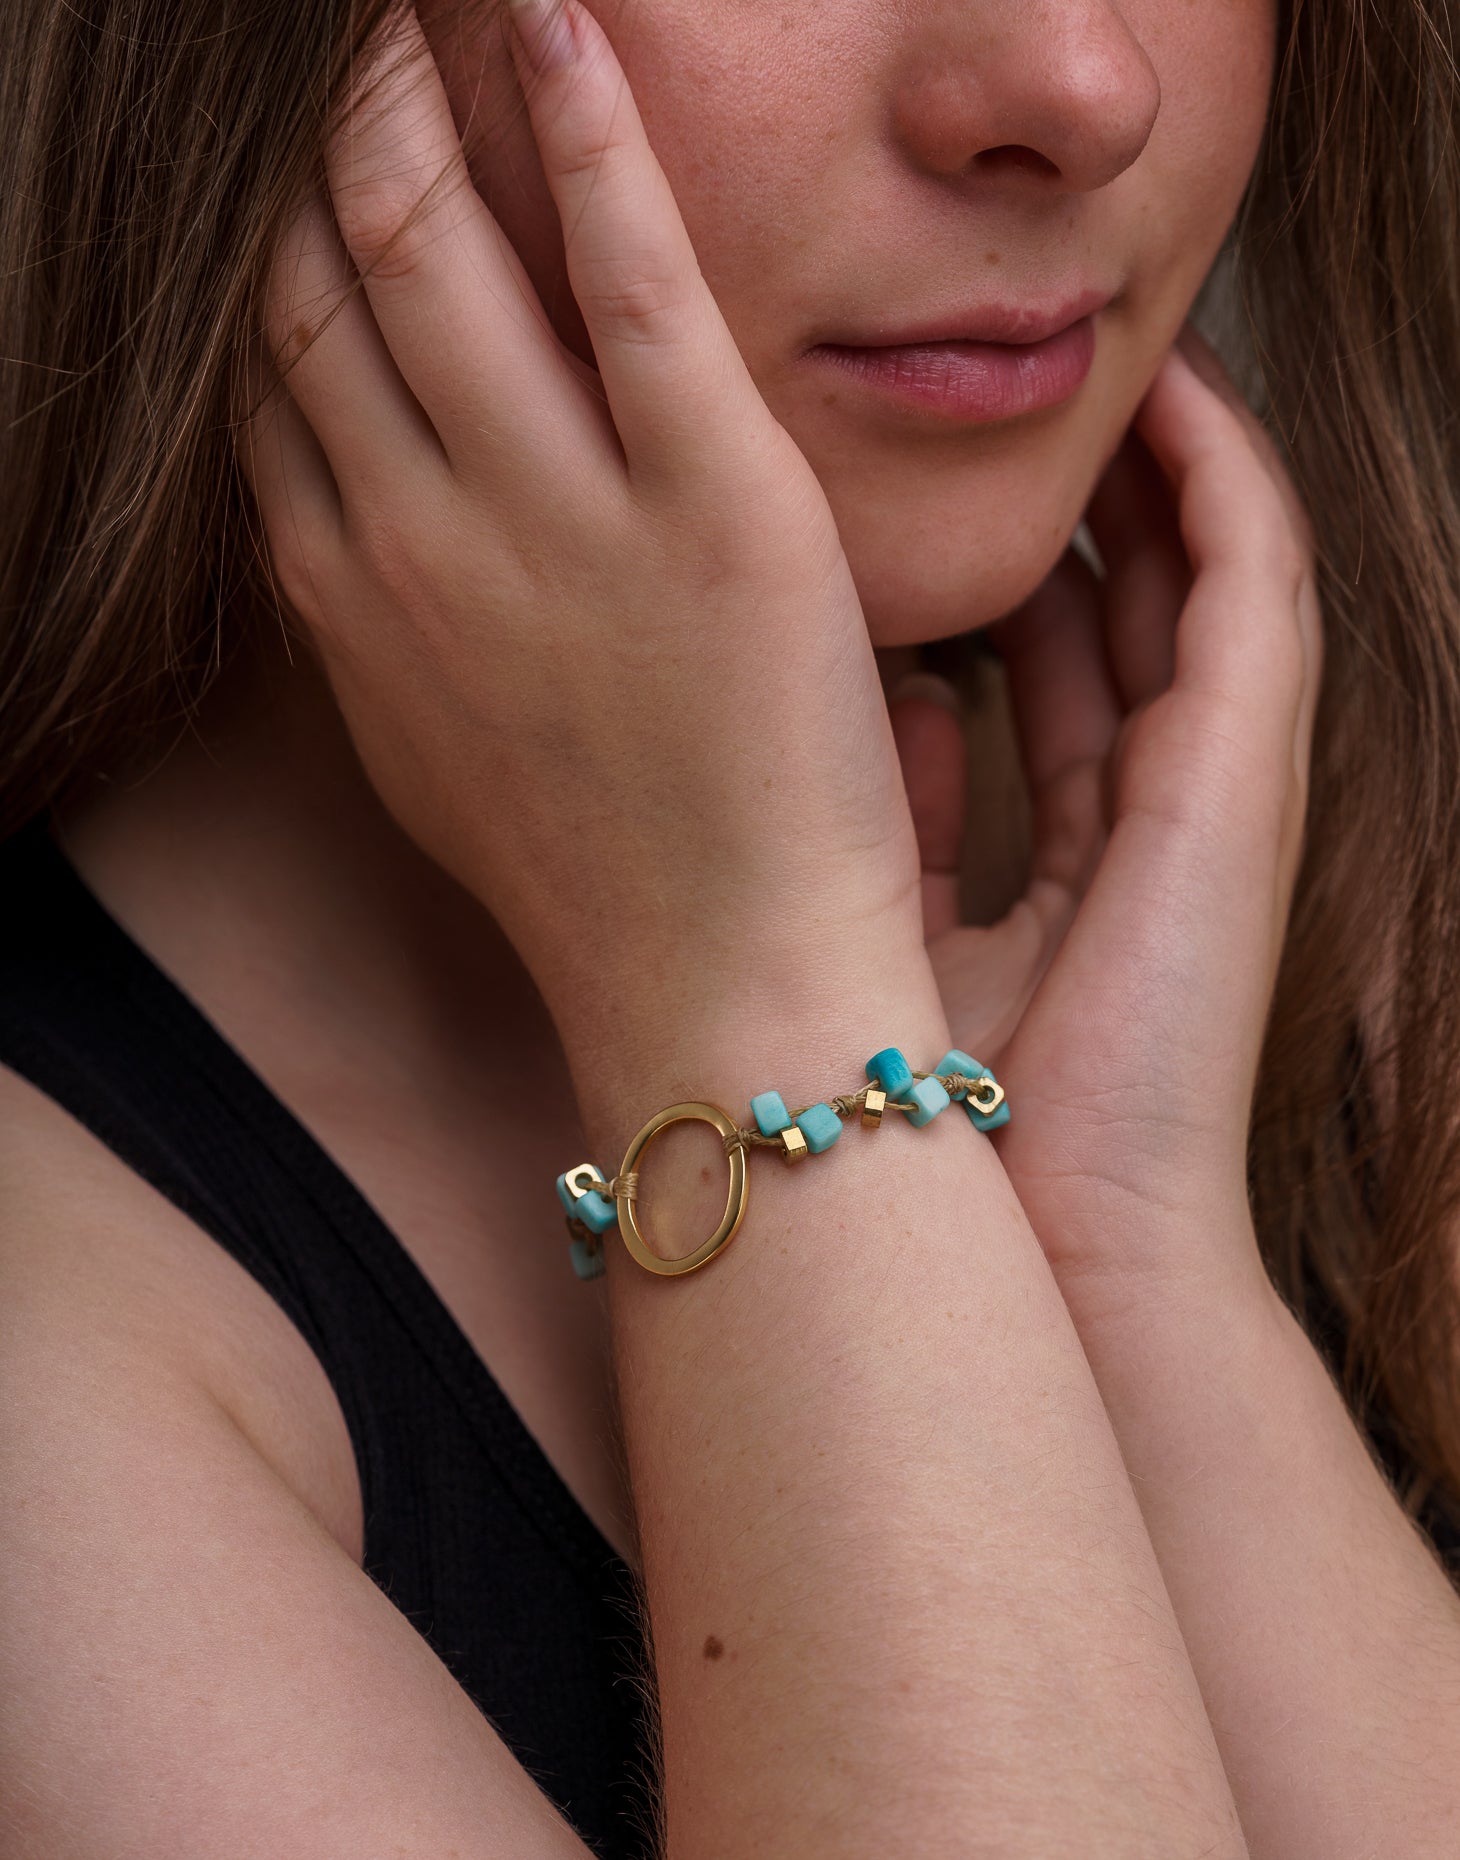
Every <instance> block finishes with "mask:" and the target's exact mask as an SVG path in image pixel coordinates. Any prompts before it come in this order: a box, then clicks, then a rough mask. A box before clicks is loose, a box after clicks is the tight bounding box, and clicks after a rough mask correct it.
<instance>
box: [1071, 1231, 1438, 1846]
mask: <svg viewBox="0 0 1460 1860" xmlns="http://www.w3.org/2000/svg"><path fill="white" fill-rule="evenodd" d="M1164 1242H1165V1245H1166V1247H1167V1248H1168V1249H1175V1250H1178V1251H1181V1250H1184V1251H1186V1252H1187V1253H1188V1254H1189V1255H1190V1256H1192V1257H1195V1256H1196V1248H1195V1247H1186V1246H1185V1244H1184V1242H1183V1239H1182V1236H1181V1234H1180V1233H1168V1234H1166V1235H1165V1236H1164ZM1202 1250H1203V1251H1204V1252H1205V1254H1206V1255H1207V1256H1208V1257H1213V1256H1216V1255H1217V1254H1218V1252H1219V1251H1221V1249H1217V1248H1215V1247H1213V1245H1212V1242H1211V1236H1210V1235H1208V1236H1206V1239H1205V1242H1204V1245H1203V1249H1202ZM1225 1252H1226V1256H1227V1257H1228V1258H1230V1259H1232V1260H1233V1261H1236V1260H1238V1259H1245V1260H1247V1261H1248V1262H1250V1264H1248V1265H1245V1266H1238V1265H1235V1264H1234V1265H1233V1267H1232V1269H1231V1274H1230V1279H1228V1280H1224V1281H1223V1282H1222V1283H1220V1284H1218V1283H1207V1284H1206V1285H1205V1286H1204V1287H1202V1288H1199V1287H1198V1285H1197V1283H1196V1281H1195V1280H1192V1281H1189V1282H1188V1284H1187V1287H1186V1289H1185V1291H1183V1292H1181V1293H1179V1294H1178V1293H1176V1292H1174V1291H1173V1290H1171V1289H1170V1287H1167V1288H1166V1289H1165V1290H1151V1291H1149V1292H1147V1293H1146V1294H1145V1295H1143V1296H1139V1297H1132V1298H1130V1299H1129V1300H1128V1301H1125V1304H1124V1308H1123V1309H1122V1310H1119V1311H1114V1310H1112V1309H1111V1306H1110V1300H1109V1297H1108V1293H1109V1288H1108V1287H1106V1288H1103V1290H1102V1291H1101V1294H1100V1296H1101V1302H1102V1305H1103V1307H1104V1308H1103V1309H1102V1310H1101V1311H1100V1312H1099V1313H1098V1314H1097V1313H1096V1311H1095V1310H1094V1308H1093V1293H1094V1288H1093V1287H1091V1288H1089V1289H1090V1291H1091V1293H1092V1303H1091V1306H1090V1308H1088V1309H1085V1310H1082V1308H1081V1300H1080V1297H1079V1296H1078V1295H1075V1296H1074V1297H1073V1298H1072V1301H1071V1308H1072V1310H1073V1312H1074V1314H1075V1317H1076V1323H1077V1326H1078V1328H1079V1331H1080V1335H1081V1340H1082V1342H1083V1343H1084V1345H1085V1349H1086V1352H1087V1355H1088V1357H1089V1360H1090V1363H1091V1366H1092V1368H1093V1369H1094V1372H1095V1376H1096V1380H1097V1382H1098V1383H1099V1386H1100V1390H1101V1393H1102V1395H1103V1397H1104V1399H1105V1404H1106V1408H1107V1411H1108V1413H1109V1414H1110V1417H1111V1420H1112V1422H1113V1424H1114V1426H1115V1430H1116V1433H1117V1436H1118V1438H1119V1440H1120V1445H1121V1449H1122V1453H1123V1455H1124V1458H1125V1461H1126V1465H1127V1467H1128V1469H1129V1472H1130V1475H1131V1479H1132V1481H1133V1483H1134V1486H1135V1490H1136V1493H1137V1495H1138V1497H1139V1499H1140V1502H1141V1506H1142V1510H1143V1513H1144V1516H1145V1520H1146V1524H1147V1526H1148V1528H1149V1531H1150V1535H1151V1538H1152V1541H1153V1543H1154V1544H1155V1547H1156V1550H1157V1554H1158V1555H1159V1557H1160V1560H1161V1565H1162V1569H1163V1571H1164V1573H1165V1578H1166V1585H1167V1588H1168V1590H1169V1591H1170V1594H1171V1597H1172V1600H1173V1601H1174V1603H1175V1606H1176V1612H1177V1616H1178V1618H1179V1620H1180V1623H1181V1628H1182V1632H1183V1634H1184V1636H1185V1639H1186V1644H1187V1647H1188V1648H1189V1650H1190V1653H1191V1658H1192V1662H1193V1665H1194V1666H1195V1668H1196V1672H1197V1676H1198V1678H1199V1679H1200V1681H1201V1688H1202V1694H1203V1696H1204V1698H1205V1700H1206V1704H1207V1709H1208V1711H1209V1712H1210V1714H1211V1720H1212V1723H1213V1726H1214V1728H1215V1730H1216V1733H1217V1737H1218V1741H1219V1744H1220V1746H1221V1750H1222V1756H1223V1759H1224V1762H1225V1766H1226V1770H1227V1774H1228V1776H1229V1777H1230V1779H1231V1782H1232V1787H1233V1790H1234V1793H1235V1794H1236V1797H1237V1805H1238V1809H1239V1812H1240V1814H1241V1817H1242V1825H1243V1829H1244V1831H1245V1833H1246V1836H1247V1839H1248V1843H1249V1846H1250V1848H1251V1851H1252V1853H1253V1854H1254V1855H1255V1856H1260V1857H1261V1860H1350V1857H1352V1860H1359V1856H1367V1855H1372V1854H1401V1853H1402V1854H1428V1853H1441V1852H1444V1853H1449V1852H1453V1851H1454V1850H1455V1848H1456V1845H1457V1843H1460V1773H1457V1770H1456V1766H1455V1752H1456V1749H1457V1748H1460V1602H1457V1598H1456V1596H1455V1594H1454V1592H1453V1590H1452V1589H1451V1586H1450V1584H1449V1582H1448V1580H1447V1579H1446V1577H1445V1576H1444V1574H1443V1572H1442V1571H1441V1570H1440V1568H1439V1567H1438V1565H1437V1564H1436V1562H1435V1560H1434V1558H1433V1556H1432V1554H1431V1552H1430V1550H1429V1548H1428V1546H1427V1545H1426V1544H1425V1543H1424V1541H1423V1540H1422V1538H1421V1537H1420V1536H1419V1534H1418V1532H1417V1531H1416V1529H1415V1527H1414V1526H1413V1525H1412V1524H1411V1523H1410V1521H1409V1520H1408V1518H1407V1517H1406V1516H1405V1514H1404V1513H1403V1511H1402V1510H1401V1508H1400V1506H1399V1505H1398V1503H1397V1501H1396V1500H1395V1499H1394V1497H1393V1495H1392V1494H1391V1492H1390V1491H1389V1488H1388V1485H1387V1483H1386V1481H1385V1480H1384V1478H1383V1476H1382V1474H1381V1473H1380V1472H1379V1471H1378V1470H1377V1468H1376V1467H1375V1466H1374V1464H1373V1462H1372V1460H1371V1458H1370V1456H1369V1453H1368V1451H1367V1449H1366V1447H1365V1445H1364V1443H1363V1441H1362V1440H1361V1438H1360V1436H1359V1434H1358V1432H1357V1430H1356V1429H1355V1427H1354V1425H1353V1423H1352V1421H1351V1419H1350V1417H1349V1414H1348V1411H1347V1408H1346V1407H1345V1405H1344V1402H1343V1400H1342V1397H1341V1396H1340V1395H1339V1393H1338V1391H1337V1389H1336V1388H1335V1387H1334V1385H1333V1382H1332V1380H1331V1378H1330V1377H1329V1374H1328V1371H1327V1369H1326V1367H1325V1365H1324V1364H1323V1362H1322V1360H1321V1358H1320V1357H1319V1356H1318V1354H1317V1352H1316V1351H1315V1350H1314V1348H1313V1346H1312V1345H1311V1344H1310V1343H1309V1341H1308V1340H1307V1338H1306V1337H1305V1336H1304V1334H1303V1331H1302V1329H1301V1327H1300V1326H1299V1324H1298V1322H1297V1320H1296V1319H1295V1318H1294V1317H1293V1316H1292V1315H1291V1313H1289V1312H1288V1311H1287V1309H1286V1308H1285V1307H1284V1306H1283V1305H1282V1303H1281V1301H1280V1300H1279V1299H1278V1297H1277V1294H1276V1292H1275V1291H1274V1290H1273V1289H1272V1287H1271V1285H1270V1284H1269V1282H1268V1281H1267V1279H1266V1277H1265V1276H1264V1275H1262V1274H1261V1271H1260V1266H1259V1264H1258V1261H1257V1258H1256V1251H1255V1248H1254V1246H1253V1243H1252V1240H1251V1236H1250V1233H1249V1234H1247V1235H1245V1236H1243V1237H1242V1239H1241V1244H1240V1246H1239V1245H1238V1244H1237V1242H1236V1239H1235V1238H1234V1243H1233V1245H1232V1246H1231V1247H1230V1248H1228V1249H1225Z"/></svg>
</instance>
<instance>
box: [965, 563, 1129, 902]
mask: <svg viewBox="0 0 1460 1860" xmlns="http://www.w3.org/2000/svg"><path fill="white" fill-rule="evenodd" d="M1100 601H1101V589H1100V583H1099V581H1098V579H1097V577H1096V575H1095V574H1094V572H1093V570H1092V569H1091V568H1090V565H1089V564H1088V563H1087V562H1086V561H1085V560H1084V559H1083V557H1082V556H1081V555H1080V554H1079V553H1078V551H1076V550H1075V549H1073V548H1071V549H1068V550H1066V552H1065V554H1064V556H1063V557H1062V558H1061V560H1060V561H1059V562H1058V563H1057V564H1056V566H1055V568H1054V569H1053V570H1052V571H1051V573H1050V575H1049V576H1048V577H1047V578H1046V579H1045V580H1044V582H1042V583H1041V584H1040V586H1039V587H1038V588H1037V589H1036V590H1035V592H1034V593H1033V594H1032V595H1031V596H1030V597H1029V599H1028V600H1027V601H1025V602H1024V603H1023V605H1022V606H1021V607H1020V608H1018V609H1016V611H1015V612H1014V613H1013V614H1011V615H1010V616H1009V617H1008V618H1007V619H1005V620H1001V621H999V622H998V624H997V626H996V627H995V628H992V629H990V632H991V635H992V636H993V638H994V642H995V644H996V645H997V646H998V649H999V652H1000V655H1001V657H1002V658H1003V661H1004V666H1005V670H1006V673H1007V676H1008V683H1009V702H1010V708H1011V710H1012V712H1013V717H1014V725H1015V729H1016V731H1017V733H1018V737H1019V747H1020V755H1021V759H1022V761H1023V765H1024V771H1025V775H1026V778H1027V780H1028V783H1029V791H1030V798H1031V801H1032V803H1033V811H1034V849H1033V867H1032V875H1033V878H1034V881H1035V884H1034V888H1033V889H1032V891H1031V902H1033V903H1034V904H1035V905H1036V908H1037V909H1038V910H1039V911H1040V915H1041V917H1042V919H1043V920H1044V922H1045V925H1046V929H1047V931H1048V933H1049V934H1050V935H1051V936H1056V937H1057V936H1058V935H1059V934H1062V932H1063V928H1064V924H1065V922H1066V921H1067V919H1068V914H1069V911H1070V910H1071V909H1072V908H1073V905H1074V903H1075V902H1077V901H1078V898H1079V896H1080V894H1081V893H1082V891H1083V890H1084V887H1085V886H1086V885H1087V884H1088V883H1089V879H1090V874H1091V873H1092V872H1093V870H1094V868H1095V866H1096V864H1097V863H1098V861H1099V858H1100V853H1101V850H1102V848H1103V847H1104V844H1105V837H1106V832H1107V820H1106V802H1105V765H1106V760H1107V758H1108V756H1109V754H1110V750H1111V746H1112V744H1113V743H1114V741H1115V737H1116V732H1117V730H1118V729H1119V727H1120V720H1121V706H1120V699H1119V696H1118V694H1117V692H1116V690H1115V685H1114V682H1113V680H1112V678H1111V674H1110V667H1109V664H1108V662H1107V659H1106V654H1105V644H1104V640H1103V638H1102V632H1101V613H1100Z"/></svg>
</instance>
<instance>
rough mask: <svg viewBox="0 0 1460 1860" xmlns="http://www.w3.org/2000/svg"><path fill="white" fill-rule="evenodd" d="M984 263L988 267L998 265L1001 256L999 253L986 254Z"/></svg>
mask: <svg viewBox="0 0 1460 1860" xmlns="http://www.w3.org/2000/svg"><path fill="white" fill-rule="evenodd" d="M983 262H984V263H985V264H986V265H997V264H998V262H999V254H998V253H997V252H985V253H984V255H983Z"/></svg>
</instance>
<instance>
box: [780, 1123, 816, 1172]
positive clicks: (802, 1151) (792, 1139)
mask: <svg viewBox="0 0 1460 1860" xmlns="http://www.w3.org/2000/svg"><path fill="white" fill-rule="evenodd" d="M781 1143H782V1145H783V1149H782V1154H783V1156H784V1157H785V1160H786V1161H787V1162H788V1163H793V1162H800V1160H801V1158H802V1157H803V1156H809V1155H810V1154H811V1152H810V1151H809V1150H808V1149H807V1147H806V1137H805V1135H804V1133H803V1132H802V1131H800V1130H798V1129H797V1127H796V1126H795V1125H794V1124H787V1126H786V1128H785V1129H784V1130H783V1131H782V1132H781Z"/></svg>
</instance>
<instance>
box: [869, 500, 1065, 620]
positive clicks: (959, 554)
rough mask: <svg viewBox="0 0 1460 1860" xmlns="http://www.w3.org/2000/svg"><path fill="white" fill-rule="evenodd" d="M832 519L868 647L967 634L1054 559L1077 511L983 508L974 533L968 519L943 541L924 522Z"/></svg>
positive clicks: (1015, 602) (1009, 603)
mask: <svg viewBox="0 0 1460 1860" xmlns="http://www.w3.org/2000/svg"><path fill="white" fill-rule="evenodd" d="M887 515H888V513H887V512H886V511H883V512H882V513H881V514H880V518H879V519H878V520H875V521H869V520H867V518H866V516H865V515H864V514H861V513H859V515H858V517H843V516H842V514H841V513H838V516H837V521H838V525H839V527H840V529H841V534H842V546H843V548H844V549H845V551H846V556H847V562H848V565H849V566H850V568H851V571H852V578H853V580H854V581H855V582H856V584H857V592H858V594H859V595H860V597H861V601H862V612H863V614H864V615H865V616H866V620H867V631H868V633H869V634H870V635H871V639H872V644H873V645H874V646H918V645H924V644H927V643H929V642H931V641H933V640H937V639H948V638H951V637H952V636H953V635H954V634H957V633H970V632H973V631H974V630H975V629H976V628H978V627H981V626H988V625H990V624H991V623H992V622H993V621H995V620H999V619H1002V618H1003V617H1004V616H1005V615H1006V614H1008V613H1011V612H1012V611H1013V610H1014V608H1016V607H1018V606H1019V604H1020V603H1021V602H1022V601H1025V600H1027V599H1028V598H1029V596H1030V595H1031V594H1032V593H1033V592H1034V590H1035V589H1036V588H1037V587H1038V586H1039V584H1040V582H1042V581H1043V580H1044V578H1045V576H1046V575H1048V574H1049V572H1050V570H1051V569H1052V568H1053V567H1054V566H1055V564H1056V563H1057V562H1058V561H1059V559H1060V557H1061V556H1062V555H1063V554H1064V552H1065V549H1066V548H1067V547H1068V545H1069V542H1070V539H1071V537H1072V536H1073V535H1074V532H1075V530H1076V528H1077V527H1078V525H1079V519H1080V510H1079V507H1078V506H1076V507H1075V508H1073V509H1072V510H1070V511H1069V512H1064V511H1061V512H1059V513H1057V514H1050V513H1046V512H1042V511H1040V512H1029V511H1025V512H1022V513H1016V512H1013V511H1009V512H1006V513H1003V514H1002V515H1001V516H1000V515H993V514H989V515H986V517H985V520H984V523H983V524H982V525H981V526H980V527H981V529H982V531H983V533H982V535H981V536H978V537H975V536H973V535H972V534H971V533H970V531H969V528H968V526H967V525H962V526H960V530H961V533H960V534H959V535H958V536H957V537H956V538H953V539H952V541H951V542H950V531H949V530H948V529H944V530H943V532H942V538H941V541H940V540H939V538H938V536H937V535H935V534H934V533H932V532H931V531H930V529H929V527H928V526H927V525H926V524H923V525H918V524H917V523H915V522H906V523H903V524H897V523H895V522H893V523H889V522H888V521H887Z"/></svg>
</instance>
